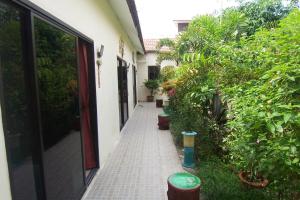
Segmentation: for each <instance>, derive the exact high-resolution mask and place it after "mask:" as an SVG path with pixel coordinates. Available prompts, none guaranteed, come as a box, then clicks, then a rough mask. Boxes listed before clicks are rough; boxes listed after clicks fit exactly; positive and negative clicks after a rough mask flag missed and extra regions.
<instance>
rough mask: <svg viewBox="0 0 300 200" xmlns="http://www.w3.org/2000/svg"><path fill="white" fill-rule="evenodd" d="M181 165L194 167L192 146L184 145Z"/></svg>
mask: <svg viewBox="0 0 300 200" xmlns="http://www.w3.org/2000/svg"><path fill="white" fill-rule="evenodd" d="M182 165H183V167H186V168H194V167H195V162H194V147H184V159H183V163H182Z"/></svg>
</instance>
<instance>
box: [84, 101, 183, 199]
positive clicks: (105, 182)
mask: <svg viewBox="0 0 300 200" xmlns="http://www.w3.org/2000/svg"><path fill="white" fill-rule="evenodd" d="M160 112H162V109H158V108H156V107H155V104H154V103H140V104H139V105H137V107H136V109H135V111H134V114H133V116H132V117H131V118H130V119H129V121H128V122H127V124H126V126H125V127H124V129H123V131H122V138H121V140H120V142H119V144H118V146H117V147H116V149H115V151H114V152H113V153H112V155H111V156H110V157H109V159H108V160H107V161H106V163H105V166H104V168H103V169H101V170H100V171H99V172H98V174H97V175H96V177H95V178H94V180H93V182H92V183H91V185H90V186H89V188H88V190H87V192H86V194H85V195H84V197H83V199H84V200H94V199H97V200H99V199H106V200H115V199H118V200H163V199H166V197H167V196H166V191H167V178H168V176H169V175H171V174H172V173H175V172H178V171H182V170H183V169H182V167H181V164H180V160H179V157H178V154H177V152H176V148H175V146H174V143H173V140H172V137H171V135H170V132H169V131H161V130H158V128H157V115H158V114H159V113H160Z"/></svg>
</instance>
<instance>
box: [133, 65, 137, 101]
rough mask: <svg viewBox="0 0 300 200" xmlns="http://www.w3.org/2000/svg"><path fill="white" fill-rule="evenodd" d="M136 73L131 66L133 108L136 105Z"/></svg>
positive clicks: (134, 67) (134, 68)
mask: <svg viewBox="0 0 300 200" xmlns="http://www.w3.org/2000/svg"><path fill="white" fill-rule="evenodd" d="M136 72H137V69H136V66H135V65H132V82H133V84H132V85H133V107H135V106H136V105H137V89H136Z"/></svg>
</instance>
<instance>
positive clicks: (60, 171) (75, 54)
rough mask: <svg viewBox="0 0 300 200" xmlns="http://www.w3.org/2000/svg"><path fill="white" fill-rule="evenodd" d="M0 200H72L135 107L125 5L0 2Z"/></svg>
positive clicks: (133, 37)
mask: <svg viewBox="0 0 300 200" xmlns="http://www.w3.org/2000/svg"><path fill="white" fill-rule="evenodd" d="M0 53H1V54H0V104H1V109H0V176H1V187H0V199H3V200H10V199H13V200H24V199H31V200H35V199H42V200H44V199H47V200H60V199H62V200H65V199H80V198H81V197H82V195H83V193H84V192H85V190H86V188H87V186H88V184H89V183H90V181H91V180H92V178H93V176H94V175H95V173H96V172H97V170H99V169H101V168H102V167H103V165H104V164H105V162H106V160H107V158H108V156H109V155H110V153H111V152H112V151H113V149H114V147H115V146H116V144H117V143H118V141H119V139H120V137H121V135H122V128H123V127H124V126H125V125H126V121H127V120H128V118H130V116H131V115H132V113H133V112H134V108H135V105H136V103H137V93H138V92H137V89H138V88H137V87H136V86H137V80H138V77H137V75H138V74H139V72H137V70H138V69H139V66H138V63H137V62H136V61H137V53H140V54H143V53H144V47H143V40H142V35H141V30H140V26H139V20H138V16H137V12H136V8H135V4H134V1H133V0H127V1H123V0H109V1H108V0H77V1H75V2H74V1H72V0H64V1H59V0H52V1H44V0H30V1H25V0H24V1H23V0H12V1H8V0H0Z"/></svg>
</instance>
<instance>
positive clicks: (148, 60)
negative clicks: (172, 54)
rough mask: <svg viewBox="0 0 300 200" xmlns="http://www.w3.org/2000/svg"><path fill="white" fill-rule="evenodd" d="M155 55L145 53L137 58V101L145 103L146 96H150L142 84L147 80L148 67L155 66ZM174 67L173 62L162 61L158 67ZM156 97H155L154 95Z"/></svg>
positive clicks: (153, 53)
mask: <svg viewBox="0 0 300 200" xmlns="http://www.w3.org/2000/svg"><path fill="white" fill-rule="evenodd" d="M156 58H157V53H155V52H147V53H146V54H145V55H139V56H138V60H137V62H138V72H137V88H138V100H139V101H147V96H148V95H150V92H149V90H148V89H147V88H146V87H145V85H144V82H145V80H148V66H154V65H157V62H156ZM170 65H171V66H176V62H175V61H170V60H164V61H163V62H162V63H161V64H160V66H161V69H162V68H164V67H165V66H170ZM156 96H157V95H156Z"/></svg>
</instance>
